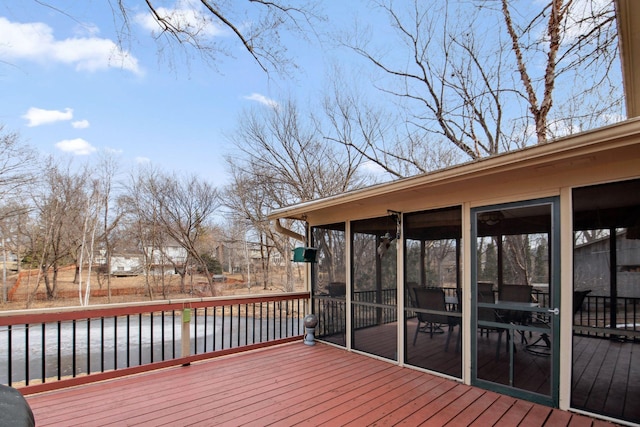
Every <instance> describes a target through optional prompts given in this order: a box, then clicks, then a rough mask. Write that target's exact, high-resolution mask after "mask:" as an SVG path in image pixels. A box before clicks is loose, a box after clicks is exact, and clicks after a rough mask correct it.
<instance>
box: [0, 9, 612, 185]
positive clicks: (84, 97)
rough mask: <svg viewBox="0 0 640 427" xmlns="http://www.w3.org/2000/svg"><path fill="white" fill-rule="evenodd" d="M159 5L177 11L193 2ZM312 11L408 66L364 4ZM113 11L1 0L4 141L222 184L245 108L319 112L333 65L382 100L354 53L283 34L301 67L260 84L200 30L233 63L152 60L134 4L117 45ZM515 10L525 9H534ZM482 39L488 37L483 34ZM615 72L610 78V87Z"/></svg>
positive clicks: (144, 22) (259, 76)
mask: <svg viewBox="0 0 640 427" xmlns="http://www.w3.org/2000/svg"><path fill="white" fill-rule="evenodd" d="M599 1H604V2H608V1H609V0H599ZM157 3H158V4H160V3H161V4H163V5H165V6H167V7H169V8H174V9H176V8H177V9H181V10H184V11H186V10H188V7H189V5H192V4H198V3H199V2H198V1H195V0H164V1H162V2H160V1H157ZM319 3H320V4H321V6H322V10H321V13H323V14H324V15H326V17H327V18H328V21H327V22H324V23H322V24H321V27H318V28H319V30H321V31H322V32H324V33H325V34H333V35H339V34H341V33H342V31H344V30H345V29H354V28H355V25H356V23H357V25H358V26H360V25H366V26H367V27H369V28H370V29H371V30H372V34H373V37H374V39H375V41H376V42H377V43H378V44H377V47H378V48H380V49H381V52H384V53H385V54H387V55H389V56H390V57H394V56H396V57H397V58H396V60H399V61H400V62H399V63H400V64H402V63H404V62H406V61H407V58H404V59H403V56H402V55H404V53H403V52H402V51H401V49H396V46H395V45H393V44H392V42H393V41H394V40H397V38H395V37H394V36H393V31H392V29H391V28H390V26H389V21H388V18H381V15H380V14H378V13H376V11H375V10H374V9H371V8H370V3H369V2H368V1H367V0H348V1H345V0H322V1H321V2H319ZM582 3H583V2H581V1H578V2H576V3H574V4H575V5H577V6H575V7H576V9H577V10H581V9H583V8H584V7H583V6H584V5H583V4H582ZM47 4H48V5H52V4H54V5H55V8H56V9H55V10H54V9H53V8H52V7H47V6H46V5H47ZM111 4H113V5H115V6H117V2H116V1H115V0H111V1H109V0H40V1H37V0H6V1H4V2H1V3H0V125H4V130H5V132H6V131H11V132H17V133H19V135H20V136H21V138H22V140H23V141H24V142H26V143H28V144H29V145H31V146H33V147H35V148H36V149H38V150H39V151H40V152H41V153H43V154H52V155H54V156H56V157H59V158H67V157H69V158H73V159H74V163H75V164H85V163H90V162H92V161H93V160H95V159H97V158H98V154H99V153H100V152H101V151H114V152H116V153H118V156H119V158H120V159H121V165H122V168H121V172H123V173H126V172H127V171H129V170H131V169H132V168H133V167H135V166H136V165H137V164H140V163H143V164H144V163H151V164H152V165H154V166H156V167H158V168H161V169H163V170H165V171H175V172H179V173H189V174H191V173H193V174H196V175H198V176H201V177H203V178H204V179H206V180H208V181H209V182H211V183H212V184H213V185H215V186H222V185H224V184H226V183H227V180H226V164H225V162H224V156H225V155H228V154H233V147H232V146H231V145H230V143H229V139H228V137H227V135H229V134H231V133H232V132H233V130H234V128H235V127H236V124H237V122H238V118H239V116H240V115H241V113H242V112H243V110H245V109H248V108H252V107H256V106H260V105H261V104H264V103H267V104H268V103H269V102H273V101H282V100H284V99H286V98H288V97H291V98H293V99H295V100H297V101H298V102H299V104H300V105H302V106H303V108H304V107H307V106H309V105H311V106H313V107H312V108H318V106H319V105H320V102H319V97H320V96H322V94H323V88H324V87H327V84H326V76H327V75H330V71H329V70H330V68H331V66H332V65H334V64H339V65H340V67H342V69H343V71H344V72H345V73H346V74H347V75H348V77H347V79H351V78H352V76H353V75H356V76H357V81H355V82H354V81H351V80H350V83H349V84H350V85H351V86H354V87H355V86H358V85H361V86H362V87H363V88H364V90H365V91H366V92H367V96H370V97H372V99H373V100H374V101H375V103H376V104H383V103H384V101H383V99H384V95H383V94H382V93H381V92H380V91H378V90H377V89H376V88H375V86H376V85H380V86H384V83H382V84H381V82H382V80H380V79H379V75H378V76H377V77H376V78H373V77H371V75H370V74H367V73H368V71H366V72H365V71H364V70H365V69H364V68H360V67H361V66H362V64H363V62H362V59H359V58H358V57H357V55H354V54H353V53H349V52H345V51H340V50H338V49H336V48H335V47H333V46H332V44H331V43H326V42H325V43H321V42H320V41H319V40H318V39H317V38H315V37H314V36H313V35H310V37H309V40H304V39H302V38H300V37H299V35H297V34H291V33H286V32H283V33H282V34H281V36H282V44H283V45H284V46H286V48H287V49H288V51H289V52H288V54H289V56H290V57H291V58H292V59H294V60H295V61H296V63H297V64H298V65H299V67H300V68H299V69H298V70H297V71H295V72H294V73H293V74H292V75H290V76H286V77H283V76H278V75H277V74H271V75H267V74H265V72H264V71H263V70H262V69H261V68H260V66H259V65H258V64H257V63H256V62H255V61H254V60H253V58H252V57H251V56H250V55H249V54H248V53H247V52H246V51H245V50H244V48H243V47H242V46H240V44H239V43H238V42H237V41H236V40H235V39H234V38H233V37H232V36H231V35H230V34H229V33H228V32H227V33H225V32H216V31H212V32H211V33H208V35H209V36H210V37H211V39H212V40H221V41H223V42H224V41H231V43H230V44H228V47H229V48H230V49H231V53H232V54H233V57H226V56H220V62H217V63H215V64H214V65H215V66H211V65H210V64H206V63H204V62H203V61H202V60H201V59H200V58H199V57H198V55H197V53H195V52H194V51H193V50H187V51H184V50H180V48H179V47H178V48H176V49H175V50H174V51H173V52H168V53H167V52H164V53H163V54H159V52H158V48H157V44H156V43H155V42H154V39H153V37H152V35H151V29H150V28H149V26H148V21H149V12H148V10H147V8H146V6H145V4H144V1H143V0H129V1H128V2H127V4H128V5H129V6H130V7H131V8H132V9H131V10H130V11H129V17H130V24H131V25H130V30H131V37H130V38H129V39H127V40H125V43H123V44H122V45H119V44H118V43H117V40H118V38H119V36H121V35H122V32H120V31H119V22H118V20H117V19H114V15H113V11H112V9H111ZM231 4H233V5H234V7H235V3H231ZM241 4H243V5H244V4H248V3H244V2H242V3H241ZM400 4H402V3H400ZM433 4H435V3H433ZM433 4H432V5H433ZM460 4H462V5H466V4H467V3H465V2H464V1H462V2H461V3H460ZM518 4H519V5H520V6H521V7H523V8H524V9H525V12H526V11H527V10H528V9H529V8H533V9H535V7H537V6H539V5H540V2H539V0H535V1H532V2H530V3H529V2H522V3H518ZM523 4H524V6H523ZM581 5H582V6H581ZM136 8H137V9H136ZM529 12H531V10H529ZM534 12H535V11H534ZM356 19H357V20H356ZM483 25H485V26H489V25H490V24H487V23H485V22H483ZM487 33H488V34H490V35H493V36H494V37H495V34H494V33H495V32H494V31H493V30H489V29H487ZM536 63H537V62H534V64H533V66H532V69H533V70H535V71H536V72H537V73H538V74H540V71H541V70H542V67H538V68H536V66H535V64H536ZM354 70H355V71H354ZM618 71H619V70H618V69H615V70H614V73H615V76H610V77H611V78H614V79H618V80H619V75H618V74H619V73H618ZM582 77H583V76H581V78H582ZM560 86H561V85H560ZM557 93H561V89H558V90H557ZM560 104H561V102H557V103H556V105H560ZM386 105H390V104H386ZM512 107H513V106H510V111H511V110H513V108H512ZM555 108H558V107H555ZM395 109H397V107H395ZM391 111H392V110H391ZM515 111H519V110H515ZM560 124H561V125H562V123H560ZM556 133H557V134H560V135H562V134H563V132H562V130H561V131H558V132H556ZM565 133H566V132H565Z"/></svg>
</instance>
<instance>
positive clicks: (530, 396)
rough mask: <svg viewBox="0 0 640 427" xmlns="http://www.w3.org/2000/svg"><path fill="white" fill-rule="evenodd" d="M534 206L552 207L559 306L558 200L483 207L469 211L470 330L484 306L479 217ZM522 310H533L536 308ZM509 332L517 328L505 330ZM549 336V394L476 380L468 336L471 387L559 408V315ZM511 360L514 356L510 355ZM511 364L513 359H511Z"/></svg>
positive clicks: (554, 296)
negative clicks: (480, 298) (480, 286)
mask: <svg viewBox="0 0 640 427" xmlns="http://www.w3.org/2000/svg"><path fill="white" fill-rule="evenodd" d="M536 205H550V208H551V236H550V241H549V247H550V250H551V257H550V261H551V264H550V274H549V281H550V283H549V298H550V300H549V307H553V308H555V307H560V198H559V197H557V196H554V197H548V198H542V199H533V200H525V201H518V202H513V203H504V204H498V205H491V206H482V207H477V208H472V209H471V215H470V220H471V242H470V246H471V260H470V261H471V331H477V330H478V306H479V305H480V306H483V304H479V303H478V301H477V294H478V285H477V283H478V260H477V253H478V252H477V250H478V227H477V223H478V215H479V214H481V213H483V212H486V211H494V210H500V209H513V208H521V207H527V206H536ZM524 311H536V310H535V309H531V310H524ZM485 323H486V324H487V325H488V326H491V325H490V324H491V322H482V324H483V325H484V324H485ZM506 329H508V330H512V329H516V328H510V327H507V328H506ZM517 329H519V330H520V329H522V330H537V329H536V328H533V327H518V328H517ZM550 333H551V337H552V341H551V342H552V350H553V351H552V354H551V359H550V360H551V372H550V378H549V383H550V395H544V394H539V393H535V392H531V391H527V390H523V389H519V388H516V387H512V386H508V385H505V384H499V383H494V382H491V381H488V380H484V379H481V378H478V353H477V349H478V343H477V341H478V334H477V332H476V333H472V334H471V384H472V385H474V386H478V387H481V388H484V389H487V390H491V391H495V392H497V393H502V394H506V395H509V396H513V397H516V398H520V399H526V400H528V401H531V402H535V403H541V404H544V405H549V406H553V407H558V405H559V384H560V372H559V367H560V354H559V349H560V315H557V316H552V321H551V331H550ZM510 357H511V358H513V354H510ZM509 363H510V364H512V363H513V360H512V359H510V361H509Z"/></svg>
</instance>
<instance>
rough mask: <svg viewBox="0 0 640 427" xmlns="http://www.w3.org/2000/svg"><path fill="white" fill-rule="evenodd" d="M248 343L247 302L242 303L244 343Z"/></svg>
mask: <svg viewBox="0 0 640 427" xmlns="http://www.w3.org/2000/svg"><path fill="white" fill-rule="evenodd" d="M248 343H249V304H245V305H244V344H245V345H247V344H248Z"/></svg>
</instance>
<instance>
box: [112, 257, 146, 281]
mask: <svg viewBox="0 0 640 427" xmlns="http://www.w3.org/2000/svg"><path fill="white" fill-rule="evenodd" d="M110 273H111V275H113V276H137V275H139V274H143V273H144V262H143V256H142V255H140V254H116V255H112V256H111V271H110Z"/></svg>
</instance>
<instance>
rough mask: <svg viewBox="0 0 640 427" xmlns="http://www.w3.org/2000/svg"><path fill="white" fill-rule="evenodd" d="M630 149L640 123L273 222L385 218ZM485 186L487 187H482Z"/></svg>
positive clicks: (277, 213) (320, 202)
mask: <svg viewBox="0 0 640 427" xmlns="http://www.w3.org/2000/svg"><path fill="white" fill-rule="evenodd" d="M629 147H631V148H630V149H631V150H632V151H633V152H634V153H637V151H638V150H640V119H634V120H628V121H626V122H622V123H619V124H616V125H612V126H608V127H604V128H600V129H597V130H593V131H589V132H584V133H581V134H577V135H573V136H571V137H567V138H563V139H559V140H557V141H555V142H552V143H548V144H544V145H536V146H534V147H530V148H526V149H523V150H519V151H515V152H509V153H505V154H501V155H497V156H493V157H488V158H484V159H480V160H477V161H474V162H470V163H467V164H463V165H459V166H455V167H452V168H448V169H445V170H441V171H437V172H433V173H429V174H423V175H418V176H415V177H410V178H405V179H401V180H397V181H394V182H391V183H386V184H380V185H375V186H372V187H367V188H363V189H360V190H355V191H351V192H347V193H343V194H340V195H336V196H332V197H328V198H324V199H317V200H312V201H309V202H303V203H300V204H296V205H293V206H289V207H284V208H280V209H276V210H274V211H273V212H272V213H271V214H270V215H269V218H270V219H276V218H293V219H301V220H307V221H309V222H310V223H312V224H313V223H316V224H317V223H326V222H327V221H335V222H338V221H343V220H345V219H353V218H366V217H373V216H378V215H384V214H386V213H387V210H389V209H392V210H402V209H400V208H397V207H399V206H405V207H406V206H408V205H411V203H412V201H415V200H417V199H419V198H423V197H425V196H428V197H431V198H437V197H442V198H443V199H444V198H446V197H448V198H449V199H451V198H452V197H453V196H452V195H451V193H450V192H451V190H452V189H456V188H458V189H460V188H467V189H468V188H471V187H474V186H475V188H486V185H487V184H490V185H497V186H505V185H510V183H509V182H507V181H509V180H508V179H507V180H505V178H506V177H511V178H513V179H514V180H515V179H518V180H528V181H532V180H539V181H541V182H543V181H544V180H545V178H546V176H547V175H549V176H550V175H551V173H552V172H554V171H555V173H556V174H557V173H564V174H565V175H566V174H568V173H570V171H571V169H572V168H579V167H582V168H584V167H587V166H588V167H591V166H593V167H594V168H595V167H600V166H601V165H598V164H593V165H591V163H596V162H595V161H594V159H595V158H596V157H595V156H596V155H598V154H600V153H603V152H608V151H610V152H615V151H616V149H621V148H623V149H626V150H627V151H628V150H629ZM620 151H621V152H622V151H624V150H620ZM558 171H560V172H558ZM480 183H482V184H483V185H484V186H485V187H482V186H480V185H479V184H480ZM454 184H456V185H454ZM463 201H468V200H462V199H459V200H458V201H457V202H458V203H462V202H463ZM449 205H450V202H447V203H446V204H443V205H441V206H440V207H445V206H449ZM430 206H432V207H438V206H435V204H434V203H430ZM395 208H397V209H395ZM405 211H406V210H405Z"/></svg>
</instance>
